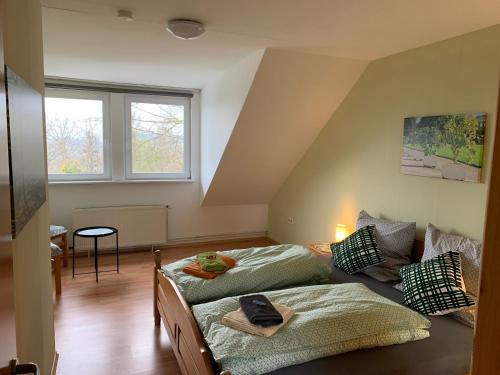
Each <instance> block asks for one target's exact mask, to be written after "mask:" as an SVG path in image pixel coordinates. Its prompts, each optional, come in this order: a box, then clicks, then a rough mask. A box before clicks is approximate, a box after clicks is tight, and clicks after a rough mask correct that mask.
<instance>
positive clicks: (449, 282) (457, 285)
mask: <svg viewBox="0 0 500 375" xmlns="http://www.w3.org/2000/svg"><path fill="white" fill-rule="evenodd" d="M399 274H400V275H401V278H402V279H403V298H404V303H405V304H406V305H408V306H409V307H411V308H412V309H414V310H417V311H419V312H421V313H423V314H428V315H444V314H448V313H450V312H453V311H457V310H460V309H463V308H468V307H470V306H473V305H474V300H473V299H472V298H471V297H470V296H469V295H468V294H467V293H466V292H465V287H464V282H463V278H462V265H461V262H460V253H458V252H456V251H449V252H447V253H444V254H441V255H438V256H437V257H435V258H432V259H429V260H426V261H423V262H420V263H414V264H410V265H408V266H404V267H402V268H401V269H400V270H399Z"/></svg>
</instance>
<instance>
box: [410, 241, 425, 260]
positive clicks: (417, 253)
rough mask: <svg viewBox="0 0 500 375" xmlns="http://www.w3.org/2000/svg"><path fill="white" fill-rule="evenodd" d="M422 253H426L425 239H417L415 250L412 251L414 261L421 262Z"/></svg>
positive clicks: (414, 244) (414, 245)
mask: <svg viewBox="0 0 500 375" xmlns="http://www.w3.org/2000/svg"><path fill="white" fill-rule="evenodd" d="M422 255H424V241H422V240H415V242H414V243H413V251H412V252H411V261H412V263H418V262H420V259H422Z"/></svg>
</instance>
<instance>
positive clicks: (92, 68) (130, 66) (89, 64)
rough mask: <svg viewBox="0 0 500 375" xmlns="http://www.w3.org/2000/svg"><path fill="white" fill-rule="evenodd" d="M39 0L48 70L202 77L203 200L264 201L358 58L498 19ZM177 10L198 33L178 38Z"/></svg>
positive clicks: (369, 9)
mask: <svg viewBox="0 0 500 375" xmlns="http://www.w3.org/2000/svg"><path fill="white" fill-rule="evenodd" d="M42 4H43V5H44V12H43V31H44V55H45V72H46V74H47V75H52V76H59V77H68V78H78V79H90V80H101V81H110V82H126V83H138V84H149V85H162V86H174V87H183V88H195V89H202V94H201V102H202V121H201V172H202V173H201V177H202V178H201V179H202V184H201V185H202V189H201V190H202V198H201V199H202V202H203V204H205V205H220V204H251V203H268V202H269V200H270V199H271V197H272V196H273V194H274V193H275V192H276V191H277V189H278V187H279V186H280V184H281V183H282V182H283V181H284V180H285V178H286V176H287V175H288V174H289V173H290V171H291V170H292V169H293V167H294V166H295V165H296V163H297V162H298V161H299V160H300V158H301V157H302V155H303V154H304V153H305V151H306V150H307V148H308V147H309V146H310V145H311V143H312V141H313V140H314V138H315V137H316V136H317V135H318V133H319V132H320V130H321V128H322V127H323V126H324V125H325V123H326V122H327V120H328V119H329V118H330V116H331V115H332V114H333V112H334V111H335V110H336V108H337V107H338V106H339V104H340V102H341V101H342V100H343V98H344V97H345V96H346V95H347V93H348V92H349V90H350V89H351V87H352V86H353V85H354V84H355V82H356V81H357V79H358V78H359V76H360V74H361V73H362V72H363V70H364V68H365V67H366V65H367V63H368V61H370V60H374V59H378V58H381V57H384V56H387V55H390V54H394V53H398V52H402V51H405V50H409V49H412V48H416V47H419V46H423V45H426V44H430V43H433V42H436V41H439V40H444V39H447V38H451V37H454V36H458V35H461V34H465V33H468V32H471V31H474V30H478V29H481V28H485V27H488V26H492V25H495V24H498V23H499V22H500V1H498V0H473V1H471V0H419V1H403V0H378V1H373V0H359V1H346V0H273V1H269V0H253V1H248V0H210V1H207V0H189V1H185V0H184V1H183V0H141V1H137V0H42ZM118 9H129V10H131V11H133V12H134V21H133V22H124V21H121V20H118V19H117V18H116V11H117V10H118ZM178 17H181V18H195V19H199V20H200V21H203V22H204V23H205V25H206V33H205V34H204V35H203V36H202V37H201V38H199V39H196V40H191V41H183V40H178V39H176V38H175V37H173V36H172V35H171V34H169V33H168V32H167V31H166V30H165V28H164V25H165V22H166V21H167V20H168V19H171V18H178ZM263 50H266V52H265V53H264V55H263V57H262V56H261V55H260V56H259V54H261V51H263ZM261 57H262V60H260V58H261ZM257 67H258V68H257ZM348 125H349V124H346V125H345V126H348Z"/></svg>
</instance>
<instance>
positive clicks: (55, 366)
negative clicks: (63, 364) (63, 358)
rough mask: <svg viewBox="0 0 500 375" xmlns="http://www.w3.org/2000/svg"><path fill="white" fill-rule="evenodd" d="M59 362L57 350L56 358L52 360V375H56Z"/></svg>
mask: <svg viewBox="0 0 500 375" xmlns="http://www.w3.org/2000/svg"><path fill="white" fill-rule="evenodd" d="M58 362H59V353H58V352H55V353H54V359H53V360H52V369H51V370H50V375H56V373H57V363H58Z"/></svg>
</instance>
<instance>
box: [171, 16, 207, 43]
mask: <svg viewBox="0 0 500 375" xmlns="http://www.w3.org/2000/svg"><path fill="white" fill-rule="evenodd" d="M166 28H167V30H168V31H170V32H171V33H172V34H174V35H175V36H176V37H177V38H180V39H185V40H189V39H196V38H198V37H199V36H200V35H201V34H203V33H204V32H205V26H204V25H203V24H202V23H201V22H199V21H196V20H190V19H186V18H176V19H173V20H169V21H168V22H167V26H166Z"/></svg>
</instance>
